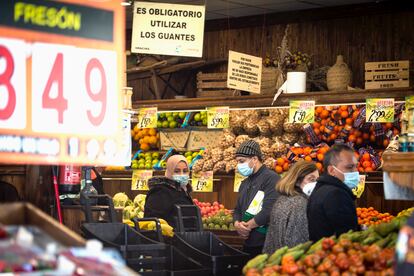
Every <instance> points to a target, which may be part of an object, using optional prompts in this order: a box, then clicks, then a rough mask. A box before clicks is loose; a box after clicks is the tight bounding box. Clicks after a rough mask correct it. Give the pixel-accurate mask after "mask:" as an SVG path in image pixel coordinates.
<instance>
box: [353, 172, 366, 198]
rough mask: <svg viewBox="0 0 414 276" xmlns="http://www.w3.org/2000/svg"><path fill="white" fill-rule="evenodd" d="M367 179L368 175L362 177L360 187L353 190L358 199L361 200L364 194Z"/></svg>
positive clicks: (360, 177)
mask: <svg viewBox="0 0 414 276" xmlns="http://www.w3.org/2000/svg"><path fill="white" fill-rule="evenodd" d="M365 179H366V175H360V176H359V183H358V186H356V187H355V188H353V189H352V193H354V195H355V196H356V197H357V198H360V197H361V196H362V194H363V193H364V190H365Z"/></svg>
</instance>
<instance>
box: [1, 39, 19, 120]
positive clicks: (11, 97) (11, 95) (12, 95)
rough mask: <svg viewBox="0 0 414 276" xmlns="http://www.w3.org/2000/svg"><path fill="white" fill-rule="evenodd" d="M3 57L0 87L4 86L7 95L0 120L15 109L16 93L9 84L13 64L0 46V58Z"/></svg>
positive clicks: (4, 118) (6, 51)
mask: <svg viewBox="0 0 414 276" xmlns="http://www.w3.org/2000/svg"><path fill="white" fill-rule="evenodd" d="M1 57H3V58H4V59H5V60H6V69H5V70H4V72H3V73H2V74H0V86H3V85H4V86H6V89H7V93H8V100H7V104H6V106H5V107H4V108H2V109H0V120H7V119H9V118H10V117H11V115H12V114H13V112H14V108H15V107H16V91H15V90H14V87H13V86H12V84H11V77H12V76H13V72H14V62H13V57H12V55H11V53H10V51H9V50H8V49H7V48H6V47H4V46H2V45H0V58H1Z"/></svg>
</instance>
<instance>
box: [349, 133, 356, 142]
mask: <svg viewBox="0 0 414 276" xmlns="http://www.w3.org/2000/svg"><path fill="white" fill-rule="evenodd" d="M348 141H349V142H355V141H356V137H355V135H354V134H351V135H349V136H348Z"/></svg>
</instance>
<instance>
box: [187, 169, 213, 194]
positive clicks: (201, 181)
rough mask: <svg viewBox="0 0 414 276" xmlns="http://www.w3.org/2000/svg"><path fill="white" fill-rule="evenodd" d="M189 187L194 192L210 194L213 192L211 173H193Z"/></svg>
mask: <svg viewBox="0 0 414 276" xmlns="http://www.w3.org/2000/svg"><path fill="white" fill-rule="evenodd" d="M191 186H192V187H193V191H194V192H212V191H213V171H207V172H199V173H193V174H192V177H191Z"/></svg>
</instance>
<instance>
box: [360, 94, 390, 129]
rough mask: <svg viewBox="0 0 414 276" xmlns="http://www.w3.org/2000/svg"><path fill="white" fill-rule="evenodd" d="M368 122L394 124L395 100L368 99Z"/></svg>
mask: <svg viewBox="0 0 414 276" xmlns="http://www.w3.org/2000/svg"><path fill="white" fill-rule="evenodd" d="M366 105H367V109H366V110H367V111H366V112H367V113H366V114H367V115H366V121H367V122H369V123H393V122H394V99H367V100H366Z"/></svg>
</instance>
